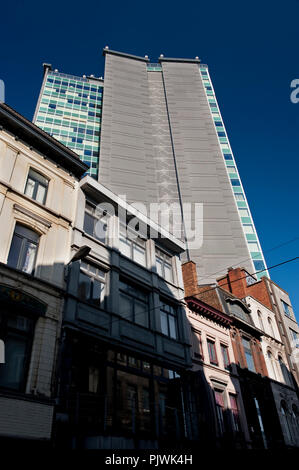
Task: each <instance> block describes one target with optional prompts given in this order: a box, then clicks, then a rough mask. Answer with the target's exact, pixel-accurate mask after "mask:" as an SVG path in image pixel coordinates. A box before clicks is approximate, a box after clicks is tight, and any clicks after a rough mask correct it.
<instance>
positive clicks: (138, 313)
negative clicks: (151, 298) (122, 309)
mask: <svg viewBox="0 0 299 470" xmlns="http://www.w3.org/2000/svg"><path fill="white" fill-rule="evenodd" d="M135 323H138V325H142V326H148V307H147V304H145V303H144V302H140V301H139V300H135Z"/></svg>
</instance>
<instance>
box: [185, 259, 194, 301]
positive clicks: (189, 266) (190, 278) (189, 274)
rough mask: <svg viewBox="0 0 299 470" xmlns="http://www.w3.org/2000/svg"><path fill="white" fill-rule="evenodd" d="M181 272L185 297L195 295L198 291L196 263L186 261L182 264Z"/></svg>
mask: <svg viewBox="0 0 299 470" xmlns="http://www.w3.org/2000/svg"><path fill="white" fill-rule="evenodd" d="M182 272H183V281H184V288H185V295H186V297H190V296H192V295H195V294H196V292H197V291H198V280H197V272H196V263H194V261H187V263H184V264H182Z"/></svg>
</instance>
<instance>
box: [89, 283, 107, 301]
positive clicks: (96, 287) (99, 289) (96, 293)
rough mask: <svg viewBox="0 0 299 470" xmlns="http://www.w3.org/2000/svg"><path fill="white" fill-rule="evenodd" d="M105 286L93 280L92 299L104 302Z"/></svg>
mask: <svg viewBox="0 0 299 470" xmlns="http://www.w3.org/2000/svg"><path fill="white" fill-rule="evenodd" d="M104 289H105V284H103V283H102V282H100V281H97V280H96V279H93V289H92V299H94V300H99V301H103V300H104Z"/></svg>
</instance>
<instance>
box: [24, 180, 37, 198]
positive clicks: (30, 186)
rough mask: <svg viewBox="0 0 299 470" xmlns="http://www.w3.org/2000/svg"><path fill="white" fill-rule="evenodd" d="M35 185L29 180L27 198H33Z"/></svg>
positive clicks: (26, 190) (26, 191)
mask: <svg viewBox="0 0 299 470" xmlns="http://www.w3.org/2000/svg"><path fill="white" fill-rule="evenodd" d="M34 185H35V183H34V181H33V180H32V179H30V178H28V180H27V184H26V188H25V194H26V196H29V197H32V196H33V190H34Z"/></svg>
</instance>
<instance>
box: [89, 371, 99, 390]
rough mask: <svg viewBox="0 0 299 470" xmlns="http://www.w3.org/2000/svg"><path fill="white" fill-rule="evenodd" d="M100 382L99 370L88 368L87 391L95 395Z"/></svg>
mask: <svg viewBox="0 0 299 470" xmlns="http://www.w3.org/2000/svg"><path fill="white" fill-rule="evenodd" d="M99 381H100V370H99V368H98V367H95V366H89V374H88V391H89V392H91V393H97V391H98V388H99Z"/></svg>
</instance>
